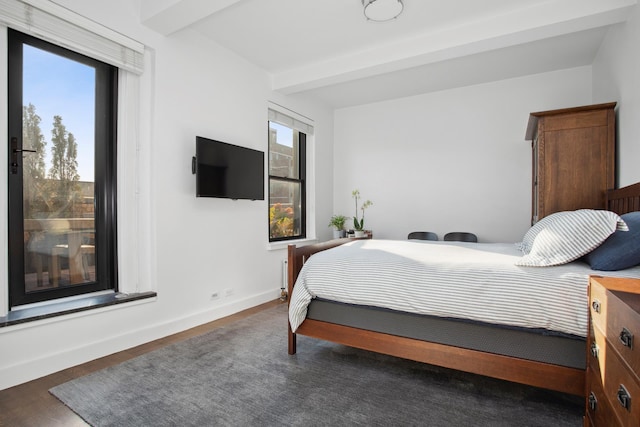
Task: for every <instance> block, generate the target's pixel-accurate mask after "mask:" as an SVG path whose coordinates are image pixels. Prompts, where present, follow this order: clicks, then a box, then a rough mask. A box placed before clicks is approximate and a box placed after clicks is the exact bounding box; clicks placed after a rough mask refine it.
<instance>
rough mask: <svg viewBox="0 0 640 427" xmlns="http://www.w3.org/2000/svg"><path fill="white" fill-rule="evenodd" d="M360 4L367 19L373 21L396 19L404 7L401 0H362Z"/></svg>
mask: <svg viewBox="0 0 640 427" xmlns="http://www.w3.org/2000/svg"><path fill="white" fill-rule="evenodd" d="M362 5H363V6H364V16H365V17H366V18H367V20H369V21H375V22H386V21H391V20H392V19H396V18H397V17H398V16H400V14H401V13H402V10H403V9H404V3H403V2H402V0H362Z"/></svg>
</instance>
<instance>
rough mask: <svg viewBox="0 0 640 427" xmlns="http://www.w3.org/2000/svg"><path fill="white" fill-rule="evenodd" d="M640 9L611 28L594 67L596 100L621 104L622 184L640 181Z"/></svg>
mask: <svg viewBox="0 0 640 427" xmlns="http://www.w3.org/2000/svg"><path fill="white" fill-rule="evenodd" d="M638 46H640V9H638V8H637V7H636V8H635V9H634V10H633V12H632V13H631V15H630V16H629V17H628V20H627V22H625V23H623V24H618V25H616V26H615V27H613V28H611V29H609V31H608V33H607V36H606V38H605V40H604V42H603V43H602V46H601V47H600V50H599V51H598V56H597V58H596V60H595V62H594V64H593V99H594V101H595V102H607V101H617V102H618V106H617V112H618V114H617V130H618V134H617V140H618V152H617V157H618V184H619V186H624V185H629V184H633V183H635V182H638V181H640V167H639V166H638V164H639V163H640V54H639V53H638Z"/></svg>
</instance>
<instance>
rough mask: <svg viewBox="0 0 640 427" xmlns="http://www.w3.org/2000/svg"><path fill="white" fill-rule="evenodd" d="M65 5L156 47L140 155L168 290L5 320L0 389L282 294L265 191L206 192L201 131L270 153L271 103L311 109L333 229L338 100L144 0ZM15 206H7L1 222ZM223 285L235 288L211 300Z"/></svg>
mask: <svg viewBox="0 0 640 427" xmlns="http://www.w3.org/2000/svg"><path fill="white" fill-rule="evenodd" d="M58 3H60V4H62V5H63V6H65V7H68V8H70V9H72V10H75V11H77V12H78V13H80V14H82V15H85V16H87V17H89V18H91V19H93V20H95V21H98V22H101V23H103V24H104V25H106V26H109V27H111V28H112V29H114V30H116V31H119V32H121V33H123V34H125V35H127V36H129V37H132V38H134V39H137V40H138V41H141V42H143V43H145V44H146V45H147V46H149V47H151V48H152V49H153V50H154V51H155V70H147V72H146V73H145V76H143V79H144V80H145V82H146V84H151V85H152V86H151V87H152V92H153V93H152V99H144V100H142V102H143V103H148V104H150V105H148V109H149V111H151V113H152V122H151V123H146V124H143V125H146V126H148V127H149V128H150V129H151V132H152V140H151V149H150V150H149V152H143V153H141V156H144V157H145V158H146V159H148V160H149V163H150V164H151V170H152V171H151V175H152V176H151V177H150V181H151V183H152V184H151V188H150V190H151V194H150V197H149V199H150V200H151V203H152V205H153V206H152V210H153V212H154V213H155V221H154V223H155V229H154V231H153V236H150V237H151V240H152V241H154V242H155V244H156V245H155V259H154V261H153V264H154V266H157V270H156V271H154V272H153V276H154V277H155V278H156V280H157V282H156V283H154V284H153V287H154V289H155V290H157V292H158V297H157V300H155V301H147V302H143V303H140V304H133V305H120V306H116V307H115V308H109V309H105V310H96V311H93V312H90V313H87V312H85V313H83V314H76V315H72V316H66V317H59V318H56V319H54V320H51V321H41V322H31V323H29V324H25V325H19V326H13V327H5V328H0V349H2V351H0V389H2V388H6V387H9V386H11V385H14V384H17V383H20V382H23V381H27V380H30V379H33V378H37V377H39V376H42V375H45V374H48V373H51V372H55V371H57V370H60V369H63V368H66V367H69V366H73V365H76V364H79V363H82V362H85V361H88V360H91V359H94V358H96V357H100V356H103V355H107V354H110V353H113V352H116V351H119V350H122V349H124V348H128V347H131V346H134V345H138V344H140V343H143V342H147V341H149V340H152V339H156V338H159V337H162V336H165V335H168V334H170V333H174V332H177V331H180V330H183V329H186V328H189V327H192V326H195V325H198V324H201V323H204V322H207V321H210V320H214V319H217V318H219V317H222V316H225V315H228V314H231V313H234V312H237V311H240V310H242V309H244V308H248V307H251V306H254V305H257V304H260V303H262V302H266V301H269V300H273V299H276V298H277V297H278V296H279V288H280V285H281V283H282V282H281V281H282V268H281V262H282V260H283V259H285V258H286V250H285V249H281V250H267V241H268V224H267V218H268V217H267V212H268V210H267V201H266V200H265V201H255V202H251V201H232V200H226V199H224V200H223V199H204V198H198V199H197V198H196V197H195V179H194V177H193V175H192V174H191V169H190V168H191V166H190V165H191V157H192V156H193V155H194V154H195V136H196V135H202V136H207V137H211V138H218V139H222V140H225V141H228V142H231V143H234V144H238V145H244V146H248V147H251V148H256V149H259V150H263V151H265V150H266V149H267V106H268V101H274V102H277V103H278V104H280V105H283V106H285V107H287V108H289V109H291V110H294V111H297V112H298V113H300V114H303V115H305V116H307V117H310V118H312V119H313V120H314V125H315V129H316V133H315V143H314V147H313V150H314V152H315V156H316V164H315V165H313V170H314V172H315V175H316V182H317V183H318V188H317V192H316V197H315V200H314V201H313V203H314V204H316V205H317V206H318V209H319V214H318V217H322V218H323V219H322V223H321V224H320V225H318V227H317V228H318V230H319V231H321V232H322V233H329V232H330V230H328V229H327V227H326V224H325V221H327V220H328V217H329V216H330V211H331V203H332V199H331V197H332V188H333V185H332V179H333V177H332V169H331V167H330V163H331V161H330V159H331V158H332V156H333V154H332V147H333V141H332V138H333V113H332V111H331V110H329V109H328V108H326V107H324V106H322V105H320V104H317V103H314V102H313V101H312V100H308V99H304V98H294V97H283V96H281V95H278V94H274V93H273V92H272V91H271V90H270V78H269V76H268V75H267V74H266V73H265V72H263V71H262V70H260V69H258V68H257V67H254V66H252V65H250V64H249V63H247V62H246V61H244V60H243V59H241V58H239V57H237V56H235V55H234V54H233V53H231V52H229V51H227V50H225V49H223V48H221V47H220V46H218V45H216V44H214V43H211V42H209V41H207V40H205V39H203V38H201V37H199V36H198V35H197V34H195V33H192V32H189V31H184V32H180V33H177V34H175V35H172V36H170V37H160V36H159V35H157V34H155V33H153V32H152V31H150V30H148V29H146V28H144V27H143V26H141V25H140V24H139V18H138V16H137V13H138V10H137V9H136V8H135V6H134V5H135V4H136V3H137V2H131V1H127V0H116V1H110V2H101V1H97V0H95V1H90V2H88V1H86V0H60V1H58ZM154 74H155V76H154ZM3 167H5V166H3ZM0 172H1V171H0ZM5 173H6V172H5ZM5 215H6V213H5V212H1V213H0V217H1V219H2V222H3V223H6V216H5ZM327 236H328V234H327ZM145 267H147V266H145ZM0 274H6V271H1V272H0ZM225 290H230V293H231V295H230V296H226V297H221V298H219V299H216V300H212V299H211V298H210V296H211V294H212V293H213V292H220V293H221V295H222V294H224V291H225ZM283 351H284V350H283Z"/></svg>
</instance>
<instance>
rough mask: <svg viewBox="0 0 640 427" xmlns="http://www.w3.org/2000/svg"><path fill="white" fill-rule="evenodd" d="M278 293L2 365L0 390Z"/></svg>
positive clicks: (212, 317)
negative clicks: (16, 362)
mask: <svg viewBox="0 0 640 427" xmlns="http://www.w3.org/2000/svg"><path fill="white" fill-rule="evenodd" d="M278 294H279V290H278V292H276V291H275V290H270V291H266V292H262V293H260V294H256V295H252V296H249V297H246V298H242V299H239V300H235V301H232V302H230V303H228V304H225V305H221V306H219V307H215V308H212V309H208V310H203V311H200V312H196V313H191V314H189V315H186V316H182V317H178V318H174V319H170V320H167V321H165V322H161V323H155V324H152V325H146V326H145V327H142V328H138V329H135V330H127V331H125V332H123V333H122V334H119V335H115V336H110V337H107V338H106V339H101V340H97V341H93V342H90V343H83V344H82V345H79V346H76V347H73V348H67V349H64V350H63V351H60V352H58V353H50V354H47V355H44V356H42V357H36V358H33V359H30V360H25V361H23V362H21V363H18V364H14V365H11V366H2V367H0V390H4V389H6V388H9V387H13V386H16V385H19V384H22V383H25V382H28V381H31V380H34V379H37V378H41V377H43V376H46V375H50V374H52V373H55V372H58V371H61V370H63V369H67V368H71V367H73V366H76V365H80V364H82V363H86V362H90V361H91V360H95V359H97V358H100V357H104V356H108V355H110V354H113V353H117V352H119V351H123V350H126V349H129V348H132V347H135V346H138V345H141V344H145V343H148V342H150V341H153V340H157V339H160V338H163V337H166V336H169V335H172V334H175V333H178V332H182V331H185V330H187V329H190V328H193V327H196V326H199V325H202V324H205V323H208V322H212V321H214V320H218V319H221V318H223V317H226V316H229V315H232V314H235V313H238V312H240V311H242V310H246V309H248V308H252V307H255V306H257V305H260V304H263V303H266V302H269V301H273V300H275V299H276V298H277V295H278Z"/></svg>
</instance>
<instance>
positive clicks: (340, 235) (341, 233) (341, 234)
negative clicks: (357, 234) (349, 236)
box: [333, 229, 347, 239]
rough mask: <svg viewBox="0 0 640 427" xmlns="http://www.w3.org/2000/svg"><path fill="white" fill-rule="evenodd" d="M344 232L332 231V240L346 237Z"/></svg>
mask: <svg viewBox="0 0 640 427" xmlns="http://www.w3.org/2000/svg"><path fill="white" fill-rule="evenodd" d="M346 233H347V232H346V231H345V230H335V229H334V230H333V238H334V239H340V238H342V237H344V236H345V235H346Z"/></svg>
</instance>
